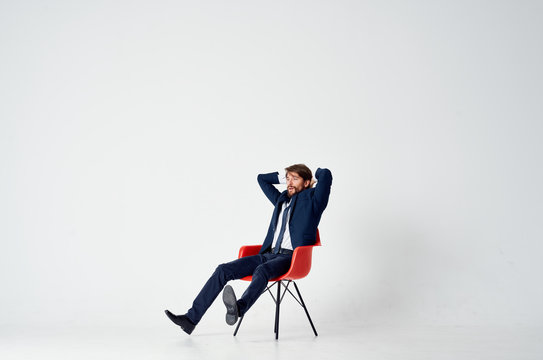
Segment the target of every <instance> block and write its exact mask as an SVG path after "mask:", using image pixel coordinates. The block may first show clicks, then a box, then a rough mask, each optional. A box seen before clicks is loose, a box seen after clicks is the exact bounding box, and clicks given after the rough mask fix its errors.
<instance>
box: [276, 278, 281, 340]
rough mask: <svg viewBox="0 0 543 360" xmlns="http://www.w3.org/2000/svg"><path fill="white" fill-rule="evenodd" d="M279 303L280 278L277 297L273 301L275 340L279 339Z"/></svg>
mask: <svg viewBox="0 0 543 360" xmlns="http://www.w3.org/2000/svg"><path fill="white" fill-rule="evenodd" d="M280 305H281V280H279V281H278V282H277V299H276V301H275V340H277V339H279V308H280Z"/></svg>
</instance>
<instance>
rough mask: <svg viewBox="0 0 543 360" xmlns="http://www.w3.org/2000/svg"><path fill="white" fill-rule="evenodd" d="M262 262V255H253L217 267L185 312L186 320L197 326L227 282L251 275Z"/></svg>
mask: <svg viewBox="0 0 543 360" xmlns="http://www.w3.org/2000/svg"><path fill="white" fill-rule="evenodd" d="M263 262H264V257H263V256H262V255H254V256H247V257H243V258H240V259H237V260H234V261H231V262H229V263H225V264H221V265H219V266H217V268H216V269H215V272H213V274H212V275H211V277H210V278H209V280H207V282H206V283H205V285H204V287H203V288H202V290H200V293H199V294H198V295H197V296H196V298H195V299H194V302H193V303H192V307H191V308H190V309H189V311H188V312H187V316H188V318H189V319H190V320H191V321H192V322H193V323H195V324H197V323H198V322H199V321H200V320H201V319H202V316H204V314H205V312H206V311H207V309H208V308H209V307H210V306H211V304H212V303H213V301H215V299H216V298H217V296H218V295H219V293H220V292H221V291H222V289H223V287H224V285H226V283H227V282H228V281H230V280H234V279H241V278H243V277H245V276H247V275H251V274H252V273H253V271H255V269H256V268H257V267H258V265H260V264H262V263H263Z"/></svg>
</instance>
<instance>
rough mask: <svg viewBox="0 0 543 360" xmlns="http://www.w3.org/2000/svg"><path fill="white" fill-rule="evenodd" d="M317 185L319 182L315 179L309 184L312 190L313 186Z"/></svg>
mask: <svg viewBox="0 0 543 360" xmlns="http://www.w3.org/2000/svg"><path fill="white" fill-rule="evenodd" d="M316 183H317V180H315V178H312V179H311V183H310V184H309V187H310V188H312V187H313V186H315V184H316Z"/></svg>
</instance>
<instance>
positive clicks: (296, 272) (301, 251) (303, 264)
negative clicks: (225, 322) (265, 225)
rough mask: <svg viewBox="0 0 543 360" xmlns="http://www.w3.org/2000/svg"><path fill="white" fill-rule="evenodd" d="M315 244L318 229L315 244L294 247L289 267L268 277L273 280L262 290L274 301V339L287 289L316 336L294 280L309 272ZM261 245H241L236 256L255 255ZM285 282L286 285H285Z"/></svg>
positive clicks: (239, 323)
mask: <svg viewBox="0 0 543 360" xmlns="http://www.w3.org/2000/svg"><path fill="white" fill-rule="evenodd" d="M315 246H321V239H320V236H319V230H317V241H316V242H315V245H307V246H298V247H297V248H296V249H294V253H293V254H292V262H291V264H290V269H289V270H288V271H287V273H286V274H284V275H282V276H279V277H277V278H275V279H270V280H269V281H270V282H273V284H272V285H270V286H268V287H267V288H266V290H264V292H266V291H268V292H269V293H270V295H271V297H272V299H273V301H274V302H275V329H274V332H275V339H279V308H280V306H281V302H282V301H283V297H284V296H285V294H286V292H287V291H288V292H289V293H290V295H292V297H294V299H295V300H296V301H298V303H299V304H300V305H301V306H302V307H303V308H304V310H305V314H306V315H307V319H308V320H309V323H310V324H311V327H312V328H313V332H314V333H315V336H318V334H317V330H315V326H314V325H313V321H311V317H310V316H309V312H308V311H307V307H306V306H305V303H304V300H303V299H302V294H300V290H299V289H298V286H297V285H296V282H294V280H298V279H302V278H304V277H306V276H307V274H309V270H311V255H312V253H313V247H315ZM260 247H261V245H246V246H242V247H241V248H240V249H239V256H238V258H242V257H246V256H251V255H257V254H258V252H259V251H260ZM252 278H253V277H252V276H246V277H244V278H242V279H241V280H245V281H251V280H252ZM285 282H286V285H285ZM290 283H293V284H294V288H295V289H296V292H297V293H298V298H299V299H298V298H297V297H296V296H295V295H294V294H293V293H292V292H291V291H290V290H289V288H288V287H289V285H290ZM275 285H277V297H274V296H273V294H272V292H271V291H270V289H271V288H272V287H273V286H275ZM281 286H282V287H284V288H285V289H284V290H283V294H281ZM242 320H243V316H242V317H241V318H240V319H239V322H238V326H236V330H235V331H234V336H236V334H237V333H238V329H239V326H240V325H241V321H242Z"/></svg>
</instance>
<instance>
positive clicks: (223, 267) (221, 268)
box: [213, 264, 231, 282]
mask: <svg viewBox="0 0 543 360" xmlns="http://www.w3.org/2000/svg"><path fill="white" fill-rule="evenodd" d="M213 275H214V276H217V277H218V278H219V279H220V280H221V281H222V282H227V281H228V280H231V279H230V278H231V276H230V271H229V270H228V266H227V264H219V265H218V266H217V268H216V269H215V272H214V273H213Z"/></svg>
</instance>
